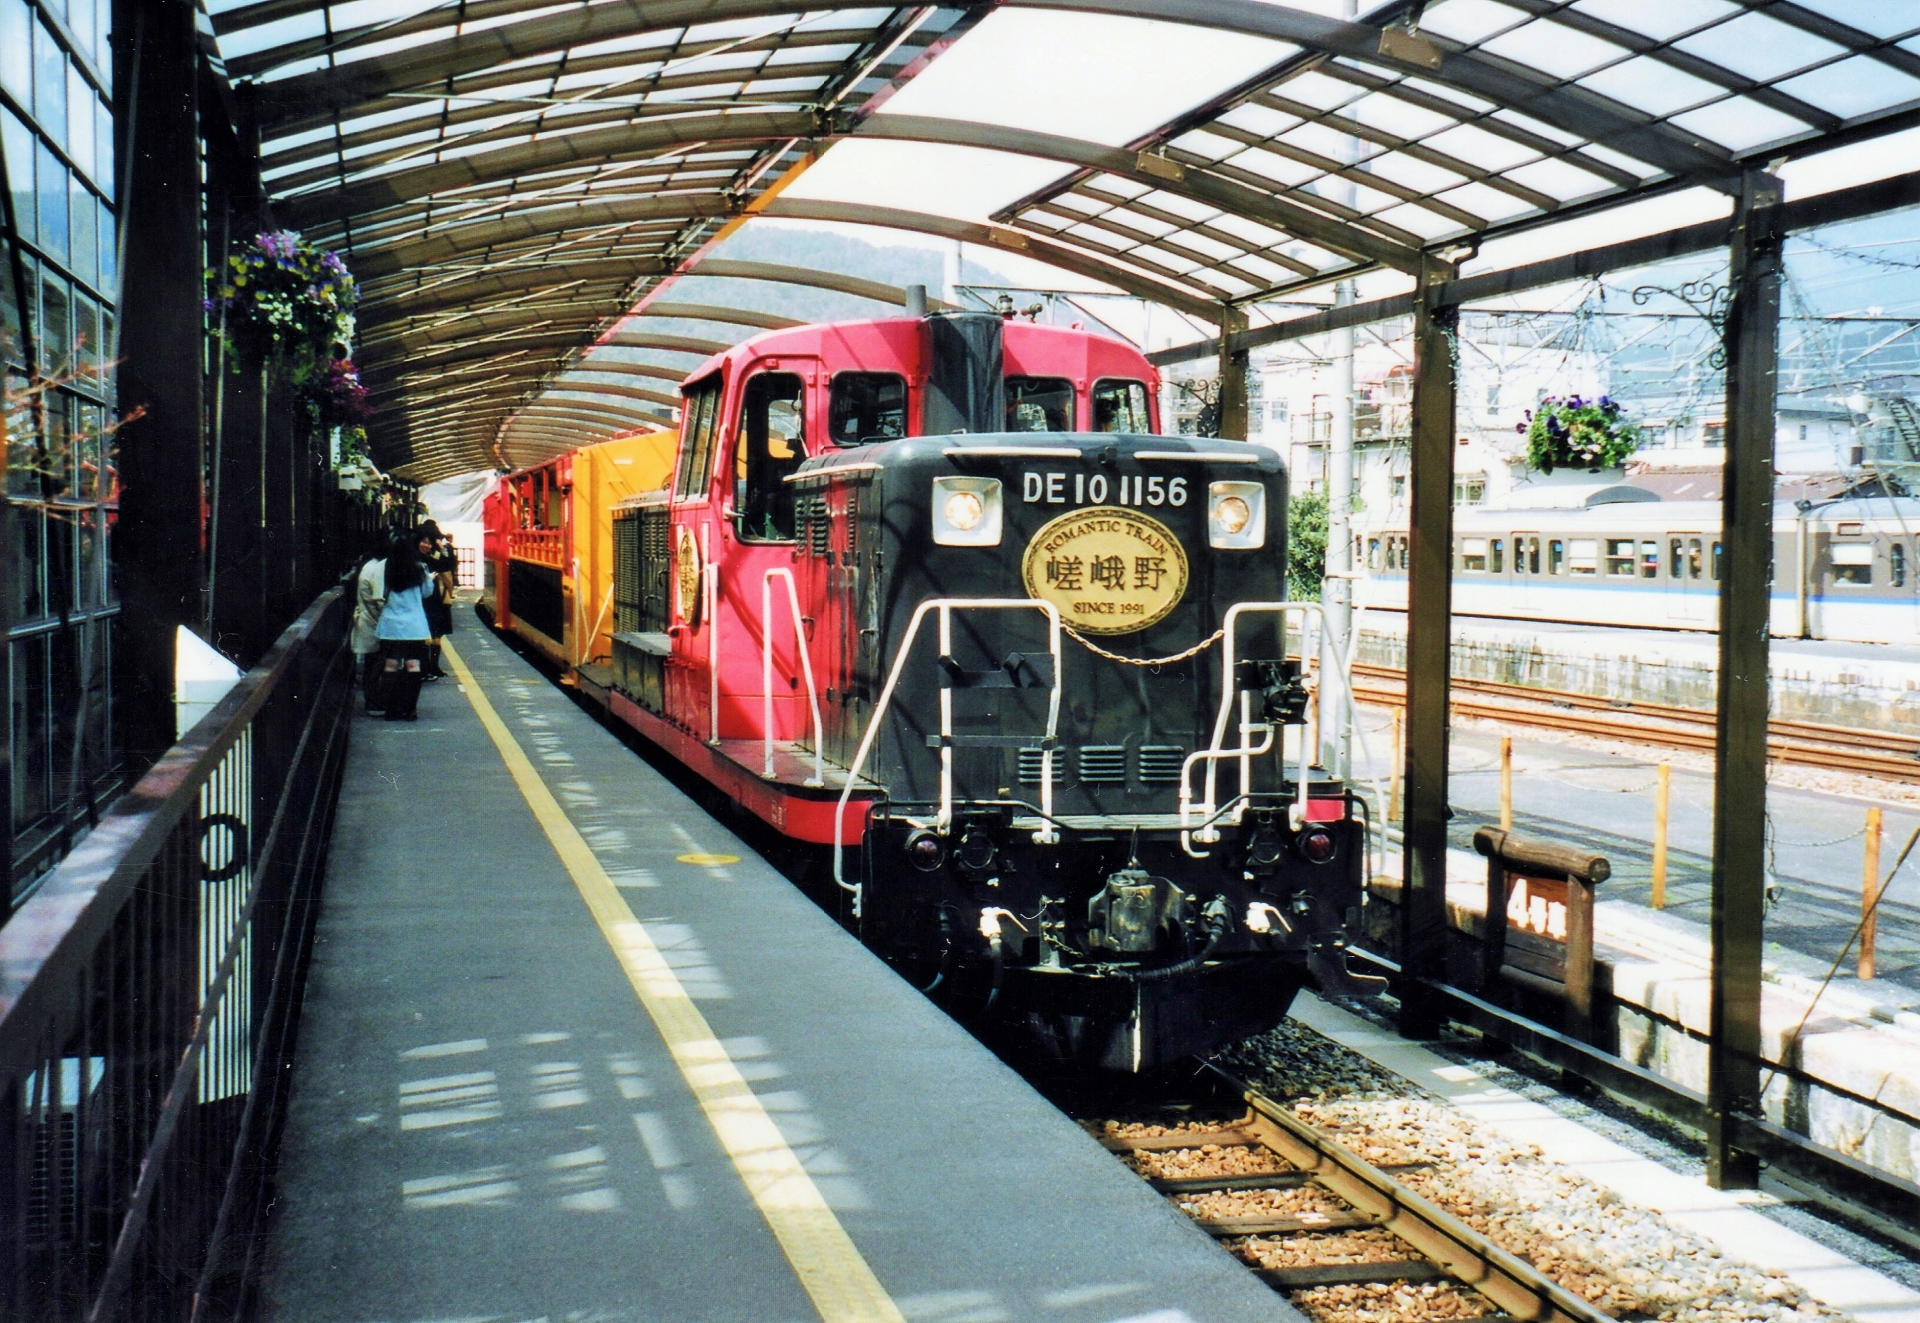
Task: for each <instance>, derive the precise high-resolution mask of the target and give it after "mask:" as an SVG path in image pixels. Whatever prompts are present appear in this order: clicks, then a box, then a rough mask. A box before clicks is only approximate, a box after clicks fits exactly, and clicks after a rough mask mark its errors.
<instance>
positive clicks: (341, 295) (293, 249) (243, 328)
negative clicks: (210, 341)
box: [207, 230, 360, 364]
mask: <svg viewBox="0 0 1920 1323" xmlns="http://www.w3.org/2000/svg"><path fill="white" fill-rule="evenodd" d="M207 281H208V284H209V285H210V286H211V287H212V290H213V293H212V296H211V297H210V298H208V300H207V311H209V312H221V313H224V314H225V317H226V327H227V334H228V336H229V338H233V337H243V338H246V339H249V340H251V341H252V342H253V344H254V345H255V346H256V347H257V348H259V349H260V350H261V352H263V353H267V354H274V355H281V356H285V357H290V358H292V359H293V360H294V361H295V363H296V364H300V363H312V362H314V361H316V360H324V359H326V358H329V357H330V356H331V353H332V350H333V347H334V346H335V345H339V346H343V347H344V346H348V345H351V344H352V342H353V308H354V304H355V303H357V302H358V301H359V298H360V291H359V288H358V287H357V286H356V285H355V284H354V280H353V275H352V273H350V272H349V271H348V270H347V264H346V263H345V262H343V261H341V260H340V255H339V254H338V253H335V252H325V251H322V250H321V249H318V248H316V247H314V246H313V245H312V244H310V243H308V242H307V241H306V240H304V239H302V238H301V237H300V235H299V232H298V231H295V230H269V231H267V232H266V233H265V234H259V235H256V236H254V237H253V238H252V239H250V240H248V241H247V242H246V243H245V244H243V245H242V246H241V248H240V250H239V251H238V252H236V253H233V254H231V255H230V256H229V257H228V258H227V266H226V270H224V271H219V270H215V271H209V272H208V273H207Z"/></svg>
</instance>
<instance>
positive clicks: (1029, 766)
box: [1019, 749, 1067, 786]
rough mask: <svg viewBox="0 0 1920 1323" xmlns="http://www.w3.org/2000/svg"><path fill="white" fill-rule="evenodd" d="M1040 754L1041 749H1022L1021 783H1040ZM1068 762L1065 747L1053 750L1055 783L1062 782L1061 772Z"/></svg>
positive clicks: (1030, 784)
mask: <svg viewBox="0 0 1920 1323" xmlns="http://www.w3.org/2000/svg"><path fill="white" fill-rule="evenodd" d="M1040 754H1041V751H1040V750H1039V749H1022V750H1020V757H1019V763H1020V784H1021V785H1023V786H1037V785H1039V784H1040ZM1066 762H1067V751H1066V750H1065V749H1055V750H1054V751H1053V783H1054V784H1055V785H1059V784H1060V774H1061V772H1063V771H1064V770H1065V769H1066Z"/></svg>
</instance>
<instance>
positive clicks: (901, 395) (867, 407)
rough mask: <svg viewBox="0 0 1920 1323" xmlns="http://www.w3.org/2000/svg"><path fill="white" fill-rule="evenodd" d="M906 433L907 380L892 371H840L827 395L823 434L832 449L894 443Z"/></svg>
mask: <svg viewBox="0 0 1920 1323" xmlns="http://www.w3.org/2000/svg"><path fill="white" fill-rule="evenodd" d="M906 434H907V380H906V378H905V377H902V376H900V375H898V374H897V373H893V372H842V373H841V374H840V375H839V376H837V377H835V378H834V379H833V387H832V389H831V390H830V391H829V392H828V395H827V435H828V436H829V437H831V438H832V440H833V443H834V444H835V445H836V446H864V445H866V444H867V443H869V442H872V441H898V440H899V439H900V438H901V437H903V436H905V435H906Z"/></svg>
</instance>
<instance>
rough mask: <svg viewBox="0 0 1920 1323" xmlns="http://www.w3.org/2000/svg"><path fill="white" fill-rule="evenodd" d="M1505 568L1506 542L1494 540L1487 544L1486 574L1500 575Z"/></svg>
mask: <svg viewBox="0 0 1920 1323" xmlns="http://www.w3.org/2000/svg"><path fill="white" fill-rule="evenodd" d="M1506 568H1507V542H1506V539H1505V538H1498V537H1497V538H1494V539H1493V540H1492V541H1490V542H1488V543H1487V573H1489V574H1500V573H1503V572H1505V570H1506Z"/></svg>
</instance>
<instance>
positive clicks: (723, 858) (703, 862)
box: [675, 854, 740, 868]
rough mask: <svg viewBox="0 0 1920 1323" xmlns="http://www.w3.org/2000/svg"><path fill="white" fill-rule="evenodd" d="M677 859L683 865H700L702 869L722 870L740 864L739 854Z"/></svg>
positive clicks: (687, 855) (694, 856) (680, 857)
mask: <svg viewBox="0 0 1920 1323" xmlns="http://www.w3.org/2000/svg"><path fill="white" fill-rule="evenodd" d="M675 857H676V858H677V859H678V860H679V861H680V862H681V863H683V864H698V865H699V866H700V867H702V868H720V867H722V866H724V865H726V864H737V863H739V862H740V856H739V855H737V854H683V855H677V856H675Z"/></svg>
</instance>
